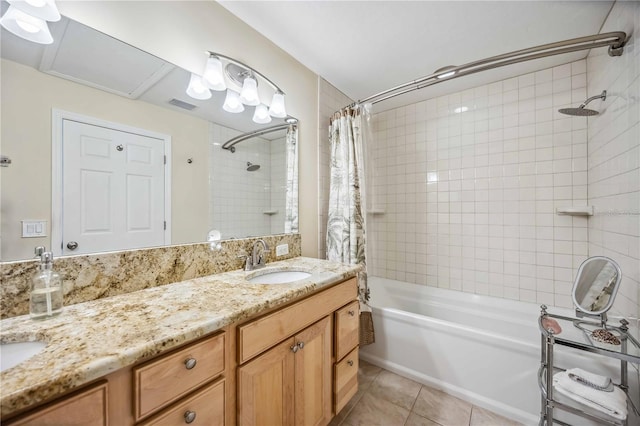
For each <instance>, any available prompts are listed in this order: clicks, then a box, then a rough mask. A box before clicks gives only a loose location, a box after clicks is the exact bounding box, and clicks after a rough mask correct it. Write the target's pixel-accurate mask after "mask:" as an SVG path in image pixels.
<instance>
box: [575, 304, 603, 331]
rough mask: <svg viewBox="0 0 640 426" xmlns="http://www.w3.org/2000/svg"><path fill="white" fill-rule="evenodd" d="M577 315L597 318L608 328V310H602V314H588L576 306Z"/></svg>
mask: <svg viewBox="0 0 640 426" xmlns="http://www.w3.org/2000/svg"><path fill="white" fill-rule="evenodd" d="M576 317H578V318H585V317H586V318H594V319H596V318H597V319H598V320H599V321H600V325H601V326H602V328H603V329H605V330H606V329H607V313H606V312H602V313H600V314H588V313H586V312H583V311H581V310H580V309H577V308H576Z"/></svg>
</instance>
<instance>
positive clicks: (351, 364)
mask: <svg viewBox="0 0 640 426" xmlns="http://www.w3.org/2000/svg"><path fill="white" fill-rule="evenodd" d="M347 364H349V367H353V360H351V359H350V360H349V361H347Z"/></svg>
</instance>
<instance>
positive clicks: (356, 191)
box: [327, 107, 366, 265]
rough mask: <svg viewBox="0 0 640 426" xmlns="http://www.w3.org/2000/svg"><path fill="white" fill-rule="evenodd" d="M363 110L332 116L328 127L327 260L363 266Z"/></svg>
mask: <svg viewBox="0 0 640 426" xmlns="http://www.w3.org/2000/svg"><path fill="white" fill-rule="evenodd" d="M363 111H364V109H363V108H359V107H356V108H346V109H344V110H342V111H339V112H337V113H336V114H334V116H333V117H332V120H331V124H330V126H329V141H330V144H331V163H330V164H331V172H330V184H329V212H328V220H327V259H329V260H333V261H336V262H343V263H350V264H361V265H366V254H365V253H366V252H365V244H366V242H365V220H366V216H365V214H364V206H365V205H366V203H365V201H364V197H365V194H364V191H363V189H364V184H365V172H364V170H365V169H364V154H363V146H362V145H363V140H362V131H361V130H362V125H363V114H362V112H363Z"/></svg>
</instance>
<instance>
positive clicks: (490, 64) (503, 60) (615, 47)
mask: <svg viewBox="0 0 640 426" xmlns="http://www.w3.org/2000/svg"><path fill="white" fill-rule="evenodd" d="M626 39H627V34H626V33H624V32H622V31H614V32H608V33H602V34H595V35H591V36H585V37H578V38H572V39H569V40H564V41H558V42H555V43H549V44H543V45H540V46H534V47H530V48H528V49H522V50H516V51H514V52H510V53H505V54H502V55H498V56H492V57H490V58H486V59H481V60H479V61H474V62H469V63H468V64H464V65H459V66H447V67H444V68H440V69H438V70H436V71H435V72H434V73H433V74H430V75H428V76H426V77H422V78H418V79H416V80H412V81H409V82H407V83H404V84H401V85H399V86H396V87H392V88H391V89H387V90H384V91H382V92H379V93H376V94H375V95H372V96H369V97H367V98H364V99H360V100H359V101H357V102H354V103H352V104H351V105H349V106H348V107H347V108H350V107H354V106H356V105H358V104H363V103H373V104H376V103H378V102H382V101H386V100H387V99H391V98H393V97H396V96H399V95H404V94H405V93H409V92H412V91H414V90H419V89H423V88H425V87H429V86H432V85H434V84H438V83H440V82H443V81H448V80H452V79H454V78H458V77H463V76H465V75H470V74H475V73H477V72H481V71H488V70H490V69H494V68H499V67H503V66H506V65H512V64H517V63H519V62H525V61H530V60H533V59H540V58H545V57H547V56H554V55H561V54H564V53H571V52H577V51H580V50H586V49H594V48H597V47H605V46H609V56H621V55H622V52H623V50H624V45H625V43H626V41H627V40H626Z"/></svg>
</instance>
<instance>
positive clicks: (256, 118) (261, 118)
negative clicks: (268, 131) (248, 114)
mask: <svg viewBox="0 0 640 426" xmlns="http://www.w3.org/2000/svg"><path fill="white" fill-rule="evenodd" d="M253 122H254V123H258V124H267V123H271V116H270V115H269V110H268V109H267V106H266V105H265V104H260V105H257V106H256V110H255V111H254V113H253Z"/></svg>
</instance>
